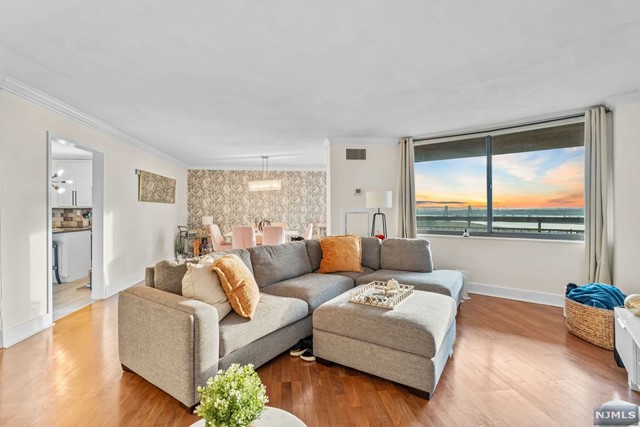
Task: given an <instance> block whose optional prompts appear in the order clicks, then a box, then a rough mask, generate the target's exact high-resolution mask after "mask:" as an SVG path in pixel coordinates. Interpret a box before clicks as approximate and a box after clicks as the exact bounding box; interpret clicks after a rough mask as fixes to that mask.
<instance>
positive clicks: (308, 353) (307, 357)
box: [300, 348, 316, 362]
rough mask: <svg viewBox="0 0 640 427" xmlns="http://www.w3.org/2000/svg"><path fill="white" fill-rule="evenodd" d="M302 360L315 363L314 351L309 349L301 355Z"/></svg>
mask: <svg viewBox="0 0 640 427" xmlns="http://www.w3.org/2000/svg"><path fill="white" fill-rule="evenodd" d="M300 359H302V360H304V361H306V362H315V361H316V357H315V356H314V355H313V349H311V348H308V349H306V350H305V351H304V353H302V354H301V355H300Z"/></svg>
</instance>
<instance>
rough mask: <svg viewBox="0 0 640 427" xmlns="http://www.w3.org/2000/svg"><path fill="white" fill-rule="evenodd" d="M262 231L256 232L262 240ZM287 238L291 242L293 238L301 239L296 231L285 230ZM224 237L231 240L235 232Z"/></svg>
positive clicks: (257, 236)
mask: <svg viewBox="0 0 640 427" xmlns="http://www.w3.org/2000/svg"><path fill="white" fill-rule="evenodd" d="M262 235H263V233H262V231H256V239H257V238H262ZM284 235H285V237H286V238H287V240H291V238H292V237H299V236H300V233H298V232H297V231H295V230H285V232H284ZM223 236H224V237H225V238H226V239H231V238H232V237H233V231H229V232H228V233H224V234H223Z"/></svg>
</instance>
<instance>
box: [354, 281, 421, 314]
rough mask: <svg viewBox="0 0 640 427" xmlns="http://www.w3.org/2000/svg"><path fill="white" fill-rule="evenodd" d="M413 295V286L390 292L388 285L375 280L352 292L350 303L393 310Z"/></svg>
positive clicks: (402, 286) (405, 286)
mask: <svg viewBox="0 0 640 427" xmlns="http://www.w3.org/2000/svg"><path fill="white" fill-rule="evenodd" d="M412 293H413V286H410V285H399V289H398V290H388V289H387V283H386V282H381V281H379V280H375V281H373V282H371V283H369V284H366V285H364V286H362V287H361V288H358V289H357V290H355V291H353V292H351V295H350V296H349V301H350V302H355V303H357V304H364V305H371V306H374V307H380V308H386V309H387V310H393V309H394V308H396V306H397V305H399V304H400V303H401V302H402V301H404V300H406V299H407V298H409V296H411V294H412Z"/></svg>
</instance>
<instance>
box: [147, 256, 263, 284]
mask: <svg viewBox="0 0 640 427" xmlns="http://www.w3.org/2000/svg"><path fill="white" fill-rule="evenodd" d="M227 254H236V255H238V256H239V257H240V259H241V260H242V262H244V263H245V265H246V266H247V267H249V270H251V271H253V270H252V268H251V258H250V257H249V252H247V251H246V250H245V249H234V250H231V251H223V252H214V253H212V254H208V255H205V256H203V257H195V258H183V259H166V260H162V261H158V262H157V263H156V265H155V266H154V267H148V268H147V270H146V272H145V285H147V286H150V287H152V288H156V289H159V290H161V291H165V292H171V293H172V294H176V295H182V278H183V277H184V275H185V274H187V264H197V263H198V262H199V261H201V260H202V259H204V258H206V257H211V258H212V262H213V261H214V260H216V259H218V258H220V257H222V256H224V255H227ZM150 269H152V270H153V271H150Z"/></svg>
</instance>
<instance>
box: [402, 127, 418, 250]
mask: <svg viewBox="0 0 640 427" xmlns="http://www.w3.org/2000/svg"><path fill="white" fill-rule="evenodd" d="M400 150H401V154H400V197H399V198H398V204H399V205H400V215H399V216H400V237H409V238H412V237H416V236H417V230H416V183H415V176H414V172H413V138H410V137H408V138H402V139H400Z"/></svg>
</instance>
